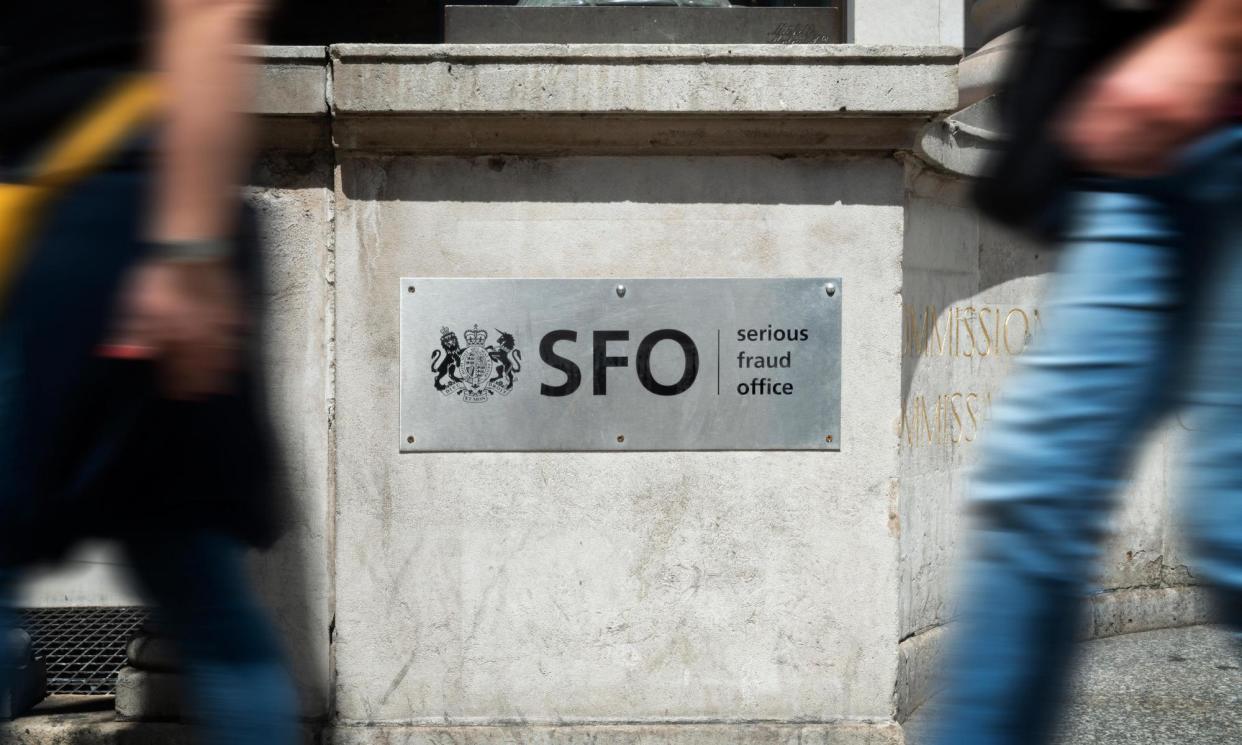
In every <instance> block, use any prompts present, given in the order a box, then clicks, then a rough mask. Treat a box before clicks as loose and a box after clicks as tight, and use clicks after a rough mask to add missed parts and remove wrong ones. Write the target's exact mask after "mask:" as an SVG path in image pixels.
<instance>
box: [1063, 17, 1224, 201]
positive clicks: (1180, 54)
mask: <svg viewBox="0 0 1242 745" xmlns="http://www.w3.org/2000/svg"><path fill="white" fill-rule="evenodd" d="M1239 62H1242V60H1239V59H1238V56H1237V52H1236V51H1235V49H1234V48H1232V47H1231V46H1229V45H1226V44H1222V43H1220V42H1219V41H1218V40H1217V38H1216V37H1215V35H1214V34H1213V33H1211V32H1210V30H1209V29H1205V28H1204V27H1203V24H1192V23H1188V22H1182V23H1178V24H1175V25H1172V26H1169V27H1167V28H1165V29H1162V30H1160V31H1158V32H1156V33H1155V34H1153V35H1152V36H1149V37H1147V38H1146V39H1144V40H1143V41H1141V42H1140V43H1139V44H1138V46H1136V47H1134V48H1133V49H1131V50H1130V51H1129V52H1126V53H1124V54H1123V55H1122V56H1121V57H1120V58H1119V59H1118V60H1116V61H1115V62H1113V63H1112V64H1110V65H1109V66H1108V67H1106V68H1105V69H1104V70H1103V71H1101V72H1100V73H1099V74H1097V75H1096V76H1094V77H1093V78H1092V79H1091V80H1090V81H1089V82H1088V83H1087V84H1086V86H1085V87H1084V88H1083V89H1082V90H1081V91H1080V92H1079V94H1078V95H1077V96H1076V97H1075V98H1074V99H1072V100H1071V102H1070V105H1069V107H1068V109H1067V110H1066V112H1065V114H1064V116H1063V117H1062V119H1061V122H1060V125H1059V135H1060V138H1061V140H1062V142H1063V143H1064V144H1065V145H1066V146H1067V147H1068V150H1069V153H1070V155H1071V156H1072V157H1073V158H1074V159H1075V160H1076V161H1077V163H1078V164H1079V165H1081V166H1084V167H1086V168H1088V169H1090V170H1092V171H1096V172H1099V173H1103V174H1107V175H1113V176H1122V177H1131V178H1140V177H1146V176H1154V175H1157V174H1159V173H1163V172H1165V171H1167V170H1168V169H1169V168H1170V166H1171V165H1172V161H1173V158H1174V156H1175V155H1176V153H1177V150H1178V148H1179V147H1180V146H1182V145H1184V144H1186V143H1188V142H1190V141H1191V140H1193V139H1194V138H1195V137H1197V136H1198V135H1201V134H1203V133H1205V132H1206V131H1208V130H1209V129H1210V128H1211V127H1212V126H1214V125H1216V124H1218V123H1219V122H1220V121H1221V118H1222V116H1223V115H1224V113H1225V107H1226V106H1227V104H1228V100H1229V96H1230V95H1231V94H1232V93H1233V91H1234V85H1235V84H1236V82H1237V80H1238V74H1239V71H1238V65H1239Z"/></svg>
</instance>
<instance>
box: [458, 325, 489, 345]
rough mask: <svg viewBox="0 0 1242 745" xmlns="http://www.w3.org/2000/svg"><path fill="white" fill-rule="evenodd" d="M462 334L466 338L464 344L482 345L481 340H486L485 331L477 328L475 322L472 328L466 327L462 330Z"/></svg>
mask: <svg viewBox="0 0 1242 745" xmlns="http://www.w3.org/2000/svg"><path fill="white" fill-rule="evenodd" d="M462 336H464V337H465V338H466V346H468V347H474V346H480V347H481V346H483V342H485V341H487V331H485V330H484V329H481V328H479V324H477V323H476V324H475V325H474V328H472V329H466V330H465V331H464V332H462Z"/></svg>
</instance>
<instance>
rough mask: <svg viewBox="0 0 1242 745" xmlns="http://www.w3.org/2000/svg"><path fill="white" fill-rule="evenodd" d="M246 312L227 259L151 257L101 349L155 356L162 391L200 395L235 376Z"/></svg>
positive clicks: (134, 277) (223, 389)
mask: <svg viewBox="0 0 1242 745" xmlns="http://www.w3.org/2000/svg"><path fill="white" fill-rule="evenodd" d="M245 326H246V317H245V312H244V309H243V306H242V302H241V293H240V291H239V288H238V286H237V280H236V277H235V275H234V272H233V269H232V267H231V266H230V265H229V264H228V263H227V261H226V260H224V259H207V260H188V261H187V260H168V259H152V260H148V261H145V262H144V263H142V264H140V265H139V266H138V267H137V268H135V269H134V271H133V273H132V274H131V275H130V277H129V278H128V280H127V282H126V284H125V287H124V289H123V291H122V294H121V298H120V305H119V308H118V315H117V318H116V321H115V324H114V327H113V333H112V335H111V336H110V337H109V339H108V341H107V342H106V343H105V345H104V349H103V353H104V354H111V355H112V356H126V357H146V358H150V359H152V360H154V361H155V363H156V366H157V369H158V374H159V381H160V386H161V389H162V390H163V393H164V395H166V396H168V397H169V398H174V399H189V400H193V399H200V398H203V397H205V396H210V395H215V394H221V393H227V392H228V391H229V390H230V388H231V386H232V384H233V375H234V373H235V372H236V370H237V367H238V362H239V356H240V351H241V338H242V334H243V333H244V332H245Z"/></svg>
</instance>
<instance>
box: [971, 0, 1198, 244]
mask: <svg viewBox="0 0 1242 745" xmlns="http://www.w3.org/2000/svg"><path fill="white" fill-rule="evenodd" d="M1181 4H1182V3H1181V2H1179V1H1178V0H1163V1H1162V2H1154V3H1151V5H1150V7H1140V8H1138V9H1133V8H1132V7H1131V6H1132V5H1141V4H1125V3H1119V2H1110V1H1109V0H1035V1H1034V2H1032V3H1031V5H1030V8H1029V9H1028V11H1027V14H1026V17H1025V19H1024V21H1023V24H1022V29H1021V31H1020V33H1021V34H1022V37H1021V43H1020V46H1019V51H1018V53H1017V54H1016V55H1015V58H1014V60H1013V61H1012V63H1011V66H1010V69H1009V70H1008V72H1007V74H1006V81H1005V84H1004V85H1003V86H1002V89H1001V91H1000V93H999V94H998V95H999V102H1000V119H1001V121H1000V127H1001V131H1002V132H1003V133H1004V136H1005V140H1006V142H1005V145H1004V146H1003V147H1001V148H1000V149H999V150H998V151H997V152H996V153H994V154H993V156H992V157H991V159H990V160H989V162H988V164H987V166H986V168H985V169H984V174H983V177H982V178H980V179H979V180H978V181H977V182H976V183H975V187H974V195H973V196H974V200H975V203H976V205H977V206H978V207H979V209H980V211H982V212H983V213H984V214H986V215H988V216H989V217H991V218H993V219H995V220H998V221H999V222H1001V223H1004V224H1007V225H1009V226H1011V227H1017V228H1023V229H1027V230H1029V231H1032V232H1035V233H1037V234H1040V235H1042V236H1051V235H1054V234H1055V233H1056V232H1057V231H1058V229H1059V227H1060V226H1061V221H1062V218H1063V217H1064V214H1065V212H1064V209H1063V207H1064V198H1065V197H1066V196H1067V195H1068V192H1069V185H1070V182H1071V180H1072V179H1074V178H1076V177H1081V176H1090V175H1091V174H1084V173H1080V172H1078V171H1077V170H1076V169H1075V167H1074V164H1073V163H1072V162H1071V161H1070V159H1069V157H1068V156H1067V155H1066V153H1065V152H1064V151H1063V150H1062V148H1061V146H1060V145H1059V144H1058V143H1057V142H1056V139H1055V137H1054V133H1053V132H1052V127H1051V124H1052V122H1053V121H1054V120H1055V118H1056V117H1057V115H1058V114H1059V113H1060V111H1061V109H1062V106H1063V105H1064V104H1065V103H1066V100H1067V99H1068V98H1069V96H1070V95H1071V94H1072V93H1073V92H1074V91H1075V89H1076V88H1077V86H1078V84H1079V83H1080V82H1081V81H1083V80H1084V79H1086V78H1087V77H1088V76H1089V75H1090V74H1091V73H1093V72H1095V71H1096V70H1098V69H1099V68H1100V67H1101V66H1102V65H1103V64H1104V63H1105V62H1107V61H1108V60H1109V59H1111V58H1112V57H1113V56H1114V55H1116V54H1117V52H1118V51H1120V50H1121V49H1123V48H1124V47H1126V46H1127V45H1129V44H1131V43H1133V42H1134V41H1135V40H1136V39H1138V38H1139V37H1140V36H1142V35H1143V34H1145V33H1148V32H1149V31H1151V30H1152V29H1154V28H1156V27H1157V26H1158V25H1160V24H1161V23H1163V22H1165V21H1167V20H1168V18H1169V17H1170V15H1171V14H1173V13H1175V12H1176V11H1177V10H1178V8H1179V6H1181Z"/></svg>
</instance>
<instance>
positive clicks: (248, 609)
mask: <svg viewBox="0 0 1242 745" xmlns="http://www.w3.org/2000/svg"><path fill="white" fill-rule="evenodd" d="M126 549H127V552H128V554H129V557H130V560H131V563H132V565H133V568H134V572H135V575H136V577H137V579H138V580H139V582H140V584H141V585H142V587H143V588H144V589H145V591H146V592H147V594H148V595H149V596H150V598H151V599H152V600H153V601H155V603H156V604H157V606H158V609H157V611H156V619H157V620H158V621H159V622H160V624H161V629H162V630H163V631H166V632H167V633H169V635H170V636H171V637H172V638H174V639H175V640H176V641H177V643H178V645H179V649H180V651H181V655H182V661H183V664H184V669H185V678H184V679H185V682H186V696H187V702H188V704H189V706H190V709H191V715H192V718H193V721H194V722H195V723H196V724H197V726H198V732H199V740H198V741H199V742H202V743H204V745H217V743H221V744H222V743H228V744H229V745H292V744H293V743H295V742H297V741H298V723H297V715H298V702H297V695H296V692H295V690H294V687H293V684H292V682H291V680H290V678H289V675H288V673H287V672H286V669H285V665H284V658H283V655H282V653H281V651H280V645H279V640H278V639H277V638H276V635H275V633H274V630H273V629H272V627H271V624H270V623H269V622H268V620H267V618H266V615H265V613H264V612H263V611H262V609H261V608H260V607H259V605H258V603H257V601H256V599H255V598H254V597H253V595H252V594H251V593H250V591H249V587H248V582H247V578H246V572H245V565H244V556H243V552H242V549H241V547H240V546H239V545H238V544H237V542H236V541H234V540H233V539H230V538H225V537H221V536H219V535H215V534H211V533H203V532H198V533H193V534H190V535H176V534H171V535H165V536H160V537H152V538H149V539H140V540H132V541H130V542H128V543H127V545H126ZM15 579H16V577H15V576H14V575H13V574H12V573H9V574H8V575H0V616H4V615H7V614H8V606H9V600H10V598H9V597H8V596H9V595H11V592H12V588H13V581H14V580H15ZM6 621H7V623H6ZM12 621H13V619H12V618H4V617H0V630H3V629H7V628H11V623H12ZM0 653H3V650H0ZM9 667H10V666H9V665H7V664H5V661H4V660H0V672H2V671H3V670H6V669H8V668H9ZM3 685H4V681H2V680H0V687H3Z"/></svg>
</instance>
